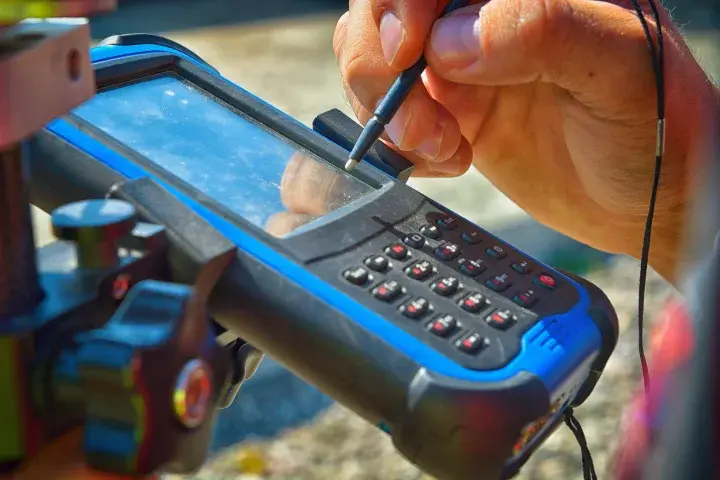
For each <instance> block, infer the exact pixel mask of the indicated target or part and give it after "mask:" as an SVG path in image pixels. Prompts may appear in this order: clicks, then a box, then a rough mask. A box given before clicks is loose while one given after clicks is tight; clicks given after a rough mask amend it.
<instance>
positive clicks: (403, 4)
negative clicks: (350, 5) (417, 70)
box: [356, 0, 449, 72]
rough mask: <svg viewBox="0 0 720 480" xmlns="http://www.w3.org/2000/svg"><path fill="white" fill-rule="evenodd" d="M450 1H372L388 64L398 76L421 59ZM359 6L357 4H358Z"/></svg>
mask: <svg viewBox="0 0 720 480" xmlns="http://www.w3.org/2000/svg"><path fill="white" fill-rule="evenodd" d="M448 2H449V0H371V1H370V4H371V7H372V16H373V20H374V21H375V24H376V25H377V26H378V30H379V33H380V42H381V47H382V52H383V54H384V56H385V60H386V62H387V63H388V65H390V66H391V67H393V68H394V69H395V70H397V71H398V72H399V71H401V70H405V69H407V68H409V67H410V66H411V65H412V64H413V63H415V62H416V61H417V60H418V59H419V58H420V55H422V53H423V50H424V49H425V42H426V41H427V38H428V34H429V33H430V29H431V27H432V24H433V23H434V22H435V20H436V19H437V17H438V15H439V14H440V12H441V10H442V9H443V8H444V7H445V5H447V3H448ZM356 3H357V2H356Z"/></svg>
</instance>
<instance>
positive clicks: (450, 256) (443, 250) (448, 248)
mask: <svg viewBox="0 0 720 480" xmlns="http://www.w3.org/2000/svg"><path fill="white" fill-rule="evenodd" d="M435 256H436V257H437V258H439V259H440V260H445V261H446V262H449V261H450V260H455V259H456V258H457V257H459V256H460V247H459V246H457V245H455V244H454V243H450V242H447V243H443V244H442V245H440V246H439V247H438V248H436V249H435Z"/></svg>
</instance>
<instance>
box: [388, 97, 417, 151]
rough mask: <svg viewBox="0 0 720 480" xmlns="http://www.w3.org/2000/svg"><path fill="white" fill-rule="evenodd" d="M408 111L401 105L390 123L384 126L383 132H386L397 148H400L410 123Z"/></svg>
mask: <svg viewBox="0 0 720 480" xmlns="http://www.w3.org/2000/svg"><path fill="white" fill-rule="evenodd" d="M410 116H411V115H410V112H409V110H408V109H406V108H403V107H401V108H400V110H399V111H398V112H397V113H396V114H395V116H394V117H393V119H392V120H390V123H388V124H387V125H386V126H385V133H387V135H388V137H390V140H392V142H393V143H394V144H395V145H396V146H397V147H399V148H402V141H403V137H405V131H406V130H407V126H408V124H409V123H410Z"/></svg>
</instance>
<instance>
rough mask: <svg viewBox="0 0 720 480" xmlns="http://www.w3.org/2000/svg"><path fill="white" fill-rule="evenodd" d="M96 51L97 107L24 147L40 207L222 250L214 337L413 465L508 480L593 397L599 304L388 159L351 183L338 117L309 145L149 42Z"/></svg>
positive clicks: (196, 62)
mask: <svg viewBox="0 0 720 480" xmlns="http://www.w3.org/2000/svg"><path fill="white" fill-rule="evenodd" d="M91 55H92V60H93V62H94V66H95V73H96V81H97V87H98V93H97V95H96V96H95V97H94V98H93V99H91V100H90V101H88V102H86V103H85V104H83V105H81V106H80V107H79V108H77V109H75V110H74V111H73V112H72V113H71V114H69V115H67V116H65V117H63V118H61V119H59V120H57V121H54V122H53V123H52V124H50V125H48V126H47V128H46V129H45V130H44V131H43V133H42V134H40V135H38V137H37V138H35V139H34V140H33V142H32V145H31V150H32V161H31V165H30V167H31V175H32V190H33V191H32V192H31V194H32V196H33V203H34V204H36V205H38V206H39V207H41V208H43V209H44V210H46V211H49V210H51V209H53V208H55V207H57V206H59V205H61V204H65V203H68V202H72V201H77V200H82V199H87V198H88V197H90V198H102V197H104V196H106V195H108V194H109V195H112V196H119V197H122V198H124V199H126V200H129V201H131V202H132V203H134V204H135V205H136V206H137V208H138V211H139V212H140V213H141V214H142V215H143V216H145V217H149V218H147V219H146V220H147V221H152V222H154V223H161V224H162V225H164V226H165V227H167V228H168V229H169V231H170V232H171V233H172V232H173V231H176V232H177V231H179V230H182V231H184V232H185V234H184V237H183V238H184V239H185V240H184V241H186V242H194V244H196V246H197V248H202V247H203V246H204V245H207V244H208V243H212V242H213V241H216V240H217V239H218V238H222V239H224V240H226V241H230V242H232V243H233V244H234V245H235V246H237V249H238V253H237V258H236V259H235V261H234V262H233V263H232V265H231V266H230V267H229V268H228V269H227V270H226V271H225V273H224V274H223V277H222V278H221V280H220V281H219V282H218V286H217V287H216V289H215V290H214V291H213V292H212V296H211V298H210V301H209V308H210V310H211V313H212V316H213V318H214V319H215V321H216V322H217V323H219V324H220V325H222V326H223V327H224V328H226V329H227V330H228V331H230V332H232V334H234V335H237V336H239V337H241V338H243V339H244V340H246V341H247V342H249V343H251V344H252V345H254V346H255V347H256V348H258V349H260V350H262V351H263V352H264V353H266V354H268V355H270V356H272V357H273V358H275V359H277V360H278V361H279V362H280V363H282V364H283V365H284V366H286V367H287V368H288V369H290V370H291V371H292V372H294V373H295V374H297V375H298V376H299V377H301V378H303V379H305V380H306V381H308V382H309V383H312V384H313V385H315V386H317V387H318V388H319V389H321V390H322V391H324V392H325V393H326V394H328V395H330V396H331V397H333V398H334V399H336V400H337V401H339V402H340V403H342V404H344V405H346V406H347V407H349V408H350V409H352V410H354V411H355V412H357V413H358V414H359V415H361V416H363V417H364V418H365V419H367V420H368V421H369V422H372V423H373V424H376V425H377V426H378V427H379V428H381V429H383V430H384V431H386V432H387V433H388V434H389V435H391V436H392V439H393V441H394V444H395V446H396V448H397V449H398V450H399V451H400V452H401V453H402V454H403V455H404V456H405V457H407V458H408V459H409V460H410V461H411V462H413V463H415V464H416V465H417V466H418V467H419V468H421V469H422V470H424V471H426V472H427V473H429V474H431V475H433V476H435V477H437V478H439V479H451V480H466V479H473V480H477V479H485V478H507V477H511V476H513V475H514V474H515V473H517V471H518V470H519V468H520V467H521V466H522V464H523V463H524V462H525V461H526V459H527V458H528V456H529V455H530V453H531V452H532V451H533V450H534V449H535V448H537V446H538V445H539V444H541V443H542V441H543V439H544V438H546V437H547V435H549V434H550V433H552V431H553V430H554V429H555V428H556V427H557V426H558V425H559V424H560V423H561V422H562V415H563V411H564V410H565V409H566V408H568V407H569V406H576V405H579V404H581V403H582V402H583V401H584V400H585V399H586V398H587V397H588V395H589V394H590V393H591V391H592V389H593V388H594V386H595V384H596V382H597V381H598V379H599V377H600V374H601V372H602V370H603V368H604V366H605V363H606V362H607V360H608V358H609V356H610V354H611V352H612V351H613V349H614V346H615V344H616V341H617V335H618V327H617V318H616V316H615V312H614V310H613V308H612V306H611V305H610V303H609V301H608V300H607V298H606V297H605V296H604V294H603V293H602V292H601V291H600V290H599V289H598V288H597V287H595V286H594V285H592V284H590V283H589V282H587V281H585V280H583V279H581V278H578V277H576V276H573V275H571V274H569V273H564V272H561V271H558V270H555V269H553V268H552V267H550V266H548V265H544V264H542V263H540V262H538V261H536V260H534V259H533V258H530V257H529V256H528V255H526V254H524V253H523V252H521V251H518V250H517V249H515V248H513V247H512V246H511V245H508V244H507V243H506V242H504V241H502V240H501V239H500V238H497V237H495V236H493V235H492V234H490V233H488V232H487V231H485V230H483V229H482V228H480V227H478V226H477V225H474V224H473V223H471V222H469V221H467V220H465V219H464V218H462V217H461V216H460V215H457V214H456V213H454V212H452V211H450V210H448V209H447V208H445V207H444V206H442V205H441V204H439V203H437V202H435V201H433V200H431V199H429V198H427V197H425V196H423V195H422V194H420V193H419V192H417V191H415V190H414V189H412V188H410V187H409V186H407V185H406V184H405V183H404V180H406V179H407V177H408V175H409V173H410V172H411V170H412V165H411V164H410V163H409V162H407V161H406V160H405V159H404V158H402V157H401V156H400V155H398V154H397V153H395V152H394V151H392V150H390V149H387V148H384V146H382V145H378V146H376V147H374V148H373V150H372V151H371V152H370V153H369V154H368V157H367V158H366V159H365V160H366V161H364V162H362V163H361V164H359V165H358V166H357V167H356V168H355V170H354V171H353V172H352V174H350V173H347V172H345V171H344V169H343V168H342V166H343V164H344V163H345V160H346V159H347V155H348V150H349V148H350V147H351V146H352V143H353V142H354V139H355V136H357V135H358V134H359V133H360V130H361V128H360V126H359V125H358V124H356V123H355V122H353V121H352V120H350V119H349V118H348V117H346V116H345V115H343V114H342V113H340V112H339V111H337V110H333V111H330V112H327V113H325V114H323V115H320V116H319V117H318V118H317V119H316V120H315V122H314V125H313V127H314V128H313V129H310V128H308V127H306V126H304V125H303V124H301V123H299V122H298V121H296V120H294V119H293V118H291V117H289V116H288V115H286V114H284V113H282V112H280V111H278V110H277V109H275V108H273V107H271V106H270V105H268V104H267V103H265V102H263V101H262V100H260V99H258V98H256V97H255V96H253V95H252V94H250V93H248V92H247V91H245V90H243V89H242V88H240V87H238V86H237V85H235V84H233V83H231V82H230V81H228V80H227V79H225V78H224V77H222V75H221V74H220V73H219V72H218V71H217V70H216V69H214V68H213V67H212V66H210V65H208V64H207V63H205V62H204V61H203V60H202V59H201V58H199V57H198V56H197V55H195V54H193V53H192V52H189V51H188V50H187V49H185V48H184V47H182V46H180V45H177V44H175V43H173V42H171V41H169V40H167V39H164V38H161V37H156V36H151V35H125V36H118V37H112V38H110V39H108V40H106V41H105V42H103V43H102V44H101V45H100V46H98V47H96V48H94V49H93V50H92V52H91ZM189 267H190V266H189V265H186V264H183V263H182V262H180V263H178V264H176V265H173V268H174V269H176V270H178V271H182V270H183V269H184V268H189Z"/></svg>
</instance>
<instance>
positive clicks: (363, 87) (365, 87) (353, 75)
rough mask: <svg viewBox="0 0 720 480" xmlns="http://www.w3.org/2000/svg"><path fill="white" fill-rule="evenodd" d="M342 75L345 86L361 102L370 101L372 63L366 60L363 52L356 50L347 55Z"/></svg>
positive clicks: (372, 80) (372, 77)
mask: <svg viewBox="0 0 720 480" xmlns="http://www.w3.org/2000/svg"><path fill="white" fill-rule="evenodd" d="M342 76H343V78H344V79H345V83H346V85H347V87H348V88H349V89H350V91H351V92H353V93H354V94H355V96H356V97H358V99H359V100H360V101H361V102H362V103H364V104H365V103H366V102H371V101H372V99H371V98H370V97H372V96H373V94H372V93H371V91H370V90H371V88H372V85H373V83H374V82H375V79H374V75H373V66H372V63H370V62H368V56H367V54H366V53H365V52H363V51H360V50H357V51H354V52H352V53H350V54H349V55H348V57H347V59H346V61H345V66H344V68H343V74H342ZM366 106H367V105H366Z"/></svg>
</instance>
